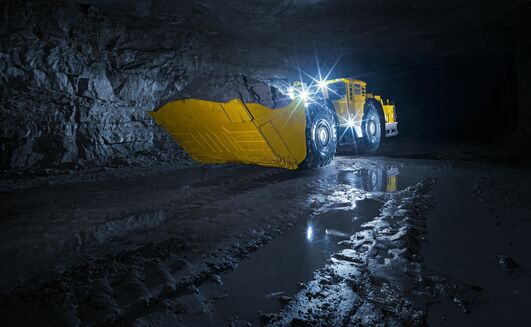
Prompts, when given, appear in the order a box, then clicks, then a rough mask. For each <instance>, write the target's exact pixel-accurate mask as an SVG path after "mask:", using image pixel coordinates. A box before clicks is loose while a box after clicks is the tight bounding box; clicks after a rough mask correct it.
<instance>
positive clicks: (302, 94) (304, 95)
mask: <svg viewBox="0 0 531 327" xmlns="http://www.w3.org/2000/svg"><path fill="white" fill-rule="evenodd" d="M299 97H300V98H301V100H302V101H304V102H308V100H310V93H308V91H307V90H302V91H300V92H299Z"/></svg>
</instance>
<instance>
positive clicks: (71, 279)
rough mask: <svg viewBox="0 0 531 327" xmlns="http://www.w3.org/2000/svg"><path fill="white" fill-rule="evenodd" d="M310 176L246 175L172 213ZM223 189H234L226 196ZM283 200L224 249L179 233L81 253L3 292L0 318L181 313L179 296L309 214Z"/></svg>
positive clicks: (65, 319)
mask: <svg viewBox="0 0 531 327" xmlns="http://www.w3.org/2000/svg"><path fill="white" fill-rule="evenodd" d="M313 175H314V174H312V173H309V174H308V173H306V172H304V173H301V174H296V173H295V174H294V173H293V172H286V171H264V172H260V173H259V174H249V175H247V176H243V177H240V178H238V179H234V180H231V182H230V183H223V184H221V185H214V186H211V187H209V188H208V189H207V192H204V190H202V191H197V192H196V193H194V195H195V194H197V193H200V195H201V196H200V197H199V198H198V199H196V200H195V201H194V202H191V204H194V205H195V206H196V209H194V210H191V211H190V207H188V210H185V211H180V212H179V211H178V210H177V211H176V212H175V214H176V215H177V216H178V215H179V214H181V215H182V214H183V213H186V215H187V216H194V214H196V213H197V212H200V211H201V210H203V206H205V205H206V204H208V203H210V201H211V200H212V199H214V200H215V199H222V200H218V202H227V201H228V200H230V199H232V198H235V197H243V198H245V197H246V195H247V194H250V193H253V192H258V193H260V191H261V188H264V187H265V188H267V189H272V191H273V192H279V191H281V190H285V188H286V186H285V185H282V186H278V184H282V183H284V182H289V181H290V180H293V179H299V181H298V182H297V183H296V184H297V186H296V187H294V188H293V190H292V191H294V192H299V191H300V190H297V188H298V187H300V186H301V185H302V187H308V188H312V187H311V185H310V184H312V183H313V184H318V183H319V181H315V180H314V181H313V182H312V181H311V180H312V178H313ZM300 179H302V180H304V181H303V182H301V181H300ZM227 193H234V194H233V195H231V196H230V197H227V196H226V195H227ZM194 195H190V197H189V198H193V197H194ZM259 195H260V194H259ZM303 195H304V192H303ZM285 201H286V202H287V204H288V205H284V206H280V209H278V210H277V212H274V213H273V214H272V215H271V217H268V219H269V220H266V221H264V222H259V223H251V224H249V226H247V227H246V228H247V229H249V227H252V228H251V229H250V230H248V231H247V232H246V233H241V230H236V232H237V233H235V232H234V231H233V233H232V234H238V233H239V235H231V236H228V238H226V239H225V240H221V241H220V243H219V244H218V245H225V247H224V248H222V247H218V248H217V249H216V250H215V251H214V252H210V253H208V252H207V251H205V249H203V248H202V247H203V245H202V244H200V242H198V241H196V240H194V237H193V235H192V236H191V237H188V236H187V235H186V233H183V235H182V236H180V237H171V238H168V239H164V240H157V241H155V242H151V243H149V244H147V245H143V246H140V247H136V248H134V249H131V248H129V249H126V250H123V251H120V252H117V253H113V254H107V255H103V256H99V257H97V258H90V257H89V258H86V259H84V260H83V263H82V264H80V265H77V266H75V267H72V268H70V269H67V270H66V271H65V272H64V273H62V274H59V275H57V276H55V277H53V278H52V279H50V280H48V281H44V282H43V279H42V278H41V276H38V277H37V278H34V279H31V280H28V281H25V282H22V283H20V285H19V286H18V287H17V288H16V289H15V290H13V291H12V292H11V293H10V294H7V295H3V296H2V298H1V301H0V321H5V322H6V323H7V324H10V323H14V322H24V321H25V322H27V323H28V324H32V323H37V322H38V323H41V324H42V323H44V324H51V325H77V324H79V323H81V324H100V323H103V322H106V323H113V324H114V323H126V324H129V323H132V322H133V321H134V320H135V319H136V318H137V317H142V316H145V315H147V314H149V313H151V312H154V311H155V312H156V311H159V310H163V309H164V310H171V311H172V312H176V313H179V314H185V313H186V312H187V307H186V305H185V304H183V303H181V302H180V300H179V298H180V297H182V296H187V295H190V294H194V293H195V292H196V290H197V286H198V285H199V284H201V283H202V282H204V281H206V280H210V279H212V278H214V279H215V275H216V274H218V273H220V272H222V271H226V270H228V269H232V268H234V267H235V265H236V263H237V262H238V261H239V260H240V259H241V258H243V257H244V256H245V255H246V254H247V253H249V252H252V251H255V250H256V249H257V248H259V247H260V246H262V245H264V244H266V243H268V242H269V241H270V240H271V238H272V237H274V236H275V235H278V234H279V233H280V230H281V229H284V228H285V226H284V224H285V222H286V221H289V222H290V223H296V222H297V221H298V220H302V219H304V218H305V217H306V215H308V213H309V211H308V210H299V212H298V213H296V214H295V213H293V212H292V211H293V210H292V209H293V208H292V206H291V205H290V201H289V200H287V199H285ZM183 202H186V201H183ZM193 211H195V213H194V212H193ZM243 216H245V214H242V217H243ZM166 220H167V219H166ZM176 220H179V219H176ZM198 224H199V222H198ZM135 234H136V233H135ZM192 234H194V233H192ZM195 234H198V231H196V232H195ZM191 258H192V259H191ZM194 258H195V259H194ZM197 258H200V259H197ZM20 317H24V318H23V320H19V319H20ZM24 319H27V320H24ZM22 324H24V323H22Z"/></svg>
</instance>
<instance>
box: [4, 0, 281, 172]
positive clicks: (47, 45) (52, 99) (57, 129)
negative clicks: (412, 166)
mask: <svg viewBox="0 0 531 327" xmlns="http://www.w3.org/2000/svg"><path fill="white" fill-rule="evenodd" d="M2 7H3V10H2V11H3V12H4V13H5V18H6V19H5V20H4V22H3V24H2V28H1V53H0V71H1V78H0V85H1V97H2V103H1V105H0V113H1V122H2V123H1V125H2V127H1V131H0V138H1V144H2V145H1V147H2V149H1V151H2V155H1V162H0V167H1V168H4V169H5V168H29V167H49V166H61V165H67V166H72V165H82V166H84V165H107V164H131V163H142V162H153V161H161V160H162V161H164V160H183V158H185V154H184V153H183V152H182V151H181V150H180V149H179V148H178V146H177V145H175V144H174V142H173V141H172V140H171V139H170V137H169V136H168V135H167V134H166V133H165V132H164V131H163V130H162V129H161V128H159V127H158V126H156V124H155V123H154V122H153V120H152V119H151V118H150V117H149V115H148V114H147V111H149V110H154V109H156V108H157V107H159V106H160V105H162V104H164V103H165V102H167V101H169V100H171V99H176V98H182V97H187V96H191V95H193V96H196V97H205V96H207V95H208V94H209V89H208V88H206V87H202V88H201V87H198V86H199V85H201V83H202V81H205V80H212V79H213V77H212V76H216V77H215V78H214V79H215V80H217V81H220V78H221V79H223V78H224V79H226V80H232V81H235V80H237V79H238V78H239V79H240V80H243V78H244V77H232V78H229V77H225V76H231V75H232V74H245V73H247V72H249V71H250V70H249V69H247V68H248V67H255V68H256V69H253V70H252V74H250V76H251V77H257V78H263V77H265V76H267V77H268V78H271V77H272V78H275V77H276V78H281V77H283V76H286V71H287V70H285V68H284V67H286V65H285V64H286V63H285V62H283V61H278V60H277V58H278V55H277V54H275V53H274V52H273V51H272V52H271V53H268V54H263V55H262V56H257V57H256V58H255V57H254V56H252V55H248V54H246V55H242V54H241V53H242V51H241V49H238V48H236V47H233V46H230V45H227V46H226V48H225V49H222V50H220V47H219V45H217V44H216V41H215V40H214V39H213V38H212V37H210V36H209V35H205V34H201V33H200V32H197V31H194V32H191V31H189V30H186V29H182V28H180V27H175V26H172V25H171V24H166V25H164V26H162V27H161V26H158V25H157V23H160V22H157V21H153V22H143V23H142V24H140V23H139V22H138V18H135V17H127V16H121V17H120V16H118V17H117V18H112V19H111V18H110V17H109V16H106V15H105V14H103V13H102V12H100V11H98V10H97V9H96V8H95V7H92V6H85V5H77V4H65V3H62V2H46V1H45V2H39V3H38V4H32V3H28V4H21V3H17V2H12V3H8V4H5V5H4V6H2ZM214 47H216V48H217V49H218V50H216V51H214V50H213V48H214ZM264 57H267V58H264ZM253 60H257V61H259V64H256V65H255V63H254V62H253ZM220 76H221V77H220ZM251 80H252V79H251ZM194 81H195V82H194ZM192 82H194V85H196V87H195V88H194V90H193V92H192V91H191V90H190V88H189V87H188V90H187V91H186V92H184V93H183V89H185V87H186V86H187V85H189V84H190V83H192ZM253 83H255V84H257V83H258V84H260V83H261V82H259V81H255V82H253ZM261 84H262V87H264V89H263V90H264V91H266V93H268V92H269V101H272V98H271V97H272V93H271V92H272V91H271V89H270V88H269V87H268V86H267V85H266V84H263V83H261ZM240 87H241V88H246V87H247V88H248V92H251V93H252V92H254V91H252V88H253V87H254V90H259V88H257V87H256V85H254V86H253V85H250V86H249V85H247V84H245V83H244V84H242V83H240ZM201 92H203V93H205V94H202V93H201ZM210 98H212V96H211V94H210ZM264 100H266V99H265V97H264ZM266 102H267V101H266Z"/></svg>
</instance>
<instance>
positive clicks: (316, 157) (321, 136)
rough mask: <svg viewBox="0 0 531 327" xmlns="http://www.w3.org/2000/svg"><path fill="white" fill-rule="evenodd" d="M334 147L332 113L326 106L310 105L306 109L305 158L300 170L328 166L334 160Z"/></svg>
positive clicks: (334, 137) (335, 137)
mask: <svg viewBox="0 0 531 327" xmlns="http://www.w3.org/2000/svg"><path fill="white" fill-rule="evenodd" d="M336 145H337V131H336V122H335V117H334V113H333V112H332V111H331V110H330V108H328V107H326V106H320V105H317V104H312V105H310V106H309V107H308V108H307V109H306V158H305V159H304V161H303V162H302V163H301V165H300V166H301V168H315V167H322V166H326V165H328V164H329V163H330V161H332V159H333V158H334V154H335V152H336Z"/></svg>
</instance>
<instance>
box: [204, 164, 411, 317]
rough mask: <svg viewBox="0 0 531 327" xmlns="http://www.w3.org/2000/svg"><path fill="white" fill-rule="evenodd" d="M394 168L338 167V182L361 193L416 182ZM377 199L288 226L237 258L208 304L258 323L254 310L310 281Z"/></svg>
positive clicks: (276, 306) (275, 303)
mask: <svg viewBox="0 0 531 327" xmlns="http://www.w3.org/2000/svg"><path fill="white" fill-rule="evenodd" d="M399 172H400V171H399V169H398V168H396V167H392V168H389V167H385V168H380V169H378V168H371V169H361V170H352V171H340V172H339V174H338V177H337V178H338V183H339V184H347V185H350V186H352V187H353V188H356V189H360V190H364V191H367V192H393V191H396V190H398V189H401V188H405V187H407V186H410V185H412V184H414V183H415V182H416V176H418V174H414V173H413V172H411V174H407V173H406V174H404V178H403V180H402V175H400V179H399V178H398V176H399ZM382 206H383V203H382V202H380V201H378V200H376V199H373V198H365V197H360V199H358V200H356V203H355V206H353V207H349V208H346V207H342V206H335V207H332V209H330V210H327V211H325V212H322V213H320V214H318V215H315V216H313V217H311V218H310V219H309V220H308V221H307V222H306V223H305V224H301V225H299V226H294V227H293V228H292V229H290V230H289V231H287V232H286V233H285V234H283V235H281V236H279V237H278V238H276V239H274V240H273V241H272V242H271V243H270V244H268V245H267V246H265V247H263V248H261V249H260V250H259V251H257V252H255V253H252V254H251V255H250V256H249V258H247V259H245V260H243V261H242V262H240V264H239V266H238V268H237V269H236V270H235V271H233V272H230V273H228V274H226V275H224V276H222V281H223V284H224V288H225V291H226V292H227V296H226V297H225V298H224V299H222V300H219V301H215V303H214V305H215V308H216V312H217V315H218V318H219V319H220V321H228V320H230V319H233V318H234V317H238V319H239V320H240V321H248V322H251V323H252V324H253V325H254V324H258V312H259V311H262V312H264V313H269V312H278V311H280V309H281V304H280V302H281V301H282V300H283V298H282V297H286V296H287V297H290V296H293V295H295V294H296V293H297V292H298V291H299V289H300V288H299V284H300V283H306V282H308V281H309V280H311V279H312V277H313V273H314V271H316V270H317V269H320V268H322V267H324V266H325V264H326V262H327V260H328V259H329V258H330V256H331V255H332V254H334V253H336V252H339V251H340V250H342V249H343V248H344V246H342V245H340V244H338V243H339V242H340V241H342V240H346V239H349V238H350V236H351V235H352V234H354V233H355V232H356V231H358V230H359V228H360V226H361V225H362V224H363V223H365V222H367V221H370V220H371V219H373V218H374V217H376V216H378V214H379V211H380V209H381V207H382Z"/></svg>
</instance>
